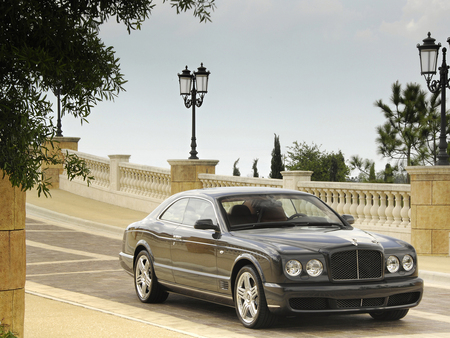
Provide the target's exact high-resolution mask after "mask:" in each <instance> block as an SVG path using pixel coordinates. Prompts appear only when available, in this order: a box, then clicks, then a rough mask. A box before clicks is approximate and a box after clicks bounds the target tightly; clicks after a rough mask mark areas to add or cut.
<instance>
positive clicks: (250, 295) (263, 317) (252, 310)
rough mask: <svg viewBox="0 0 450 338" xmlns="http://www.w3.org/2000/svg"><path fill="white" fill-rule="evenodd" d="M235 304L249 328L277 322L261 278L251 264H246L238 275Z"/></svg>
mask: <svg viewBox="0 0 450 338" xmlns="http://www.w3.org/2000/svg"><path fill="white" fill-rule="evenodd" d="M234 305H235V308H236V314H237V316H238V318H239V320H240V321H241V323H242V324H243V325H244V326H245V327H247V328H250V329H260V328H263V327H269V326H272V325H273V324H274V322H275V319H276V318H275V316H274V315H273V314H272V313H270V311H269V308H268V307H267V302H266V297H265V295H264V290H263V287H262V283H261V278H260V277H259V274H258V273H257V272H256V271H255V268H254V267H253V266H251V265H246V266H244V267H243V268H242V269H241V270H240V271H239V273H238V274H237V276H236V280H235V285H234Z"/></svg>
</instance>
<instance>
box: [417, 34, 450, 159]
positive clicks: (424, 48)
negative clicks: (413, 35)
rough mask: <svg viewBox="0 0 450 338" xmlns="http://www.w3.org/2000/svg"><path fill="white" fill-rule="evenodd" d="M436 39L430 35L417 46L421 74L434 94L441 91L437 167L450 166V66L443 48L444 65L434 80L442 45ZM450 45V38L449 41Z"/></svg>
mask: <svg viewBox="0 0 450 338" xmlns="http://www.w3.org/2000/svg"><path fill="white" fill-rule="evenodd" d="M435 41H436V39H433V38H432V37H431V33H428V37H427V38H425V39H424V40H423V44H422V45H419V44H417V48H418V49H419V56H420V68H421V74H422V75H423V76H424V77H425V80H426V81H427V87H428V89H429V90H430V92H432V93H437V92H438V91H439V90H440V91H441V134H440V136H439V154H438V155H437V158H438V162H437V165H449V164H450V163H449V161H448V157H449V156H448V153H447V135H446V129H447V128H446V127H447V123H446V116H445V113H446V111H445V110H446V109H445V103H446V102H445V101H446V92H445V90H446V88H450V86H449V79H448V69H449V66H448V65H447V62H446V60H445V55H446V53H447V48H445V47H444V48H442V65H441V67H439V75H440V79H439V80H432V78H433V75H435V74H436V67H437V59H438V54H439V48H441V44H440V43H439V44H435V43H434V42H435ZM447 42H448V43H449V44H450V38H448V39H447Z"/></svg>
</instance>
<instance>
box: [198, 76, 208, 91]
mask: <svg viewBox="0 0 450 338" xmlns="http://www.w3.org/2000/svg"><path fill="white" fill-rule="evenodd" d="M196 79H197V91H198V92H200V93H207V92H208V75H197V76H196Z"/></svg>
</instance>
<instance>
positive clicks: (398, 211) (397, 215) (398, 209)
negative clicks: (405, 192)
mask: <svg viewBox="0 0 450 338" xmlns="http://www.w3.org/2000/svg"><path fill="white" fill-rule="evenodd" d="M394 198H395V207H394V210H393V211H392V216H394V222H393V223H392V226H395V227H398V226H399V225H400V224H401V223H402V197H401V195H400V193H399V192H397V191H396V192H395V193H394Z"/></svg>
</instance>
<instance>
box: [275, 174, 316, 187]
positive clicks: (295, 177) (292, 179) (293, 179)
mask: <svg viewBox="0 0 450 338" xmlns="http://www.w3.org/2000/svg"><path fill="white" fill-rule="evenodd" d="M313 173H314V172H313V171H302V170H292V171H282V172H281V175H283V188H284V189H292V190H298V189H297V184H298V182H300V181H303V182H304V181H311V176H312V174H313Z"/></svg>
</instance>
